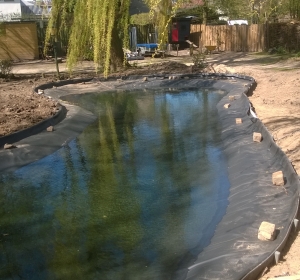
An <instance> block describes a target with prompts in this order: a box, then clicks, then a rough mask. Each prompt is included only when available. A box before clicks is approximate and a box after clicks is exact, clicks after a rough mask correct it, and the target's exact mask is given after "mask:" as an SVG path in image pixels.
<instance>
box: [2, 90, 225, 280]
mask: <svg viewBox="0 0 300 280" xmlns="http://www.w3.org/2000/svg"><path fill="white" fill-rule="evenodd" d="M224 94H225V93H224V92H216V91H213V90H195V89H190V90H177V91H175V90H164V91H134V92H126V91H122V92H113V93H111V92H108V93H101V94H99V93H89V94H84V95H70V96H66V97H64V99H65V100H67V101H69V102H72V103H75V104H78V105H80V106H81V107H83V108H86V109H88V110H90V111H92V112H93V113H94V114H96V115H97V116H98V119H97V121H96V122H94V123H93V124H92V125H90V126H88V127H87V128H86V129H85V130H84V131H83V132H82V134H81V135H80V136H79V137H77V138H76V139H74V140H72V141H71V142H69V143H68V144H66V145H64V146H63V147H62V148H61V149H60V150H58V151H57V152H55V153H53V154H51V155H49V156H47V157H45V158H43V159H41V160H39V161H37V162H34V163H31V164H29V165H27V166H24V167H22V168H20V169H18V170H17V171H15V172H12V173H6V174H0V192H1V193H0V199H1V208H0V211H1V213H0V217H1V218H0V240H1V243H0V244H1V251H0V278H1V279H30V280H32V279H182V277H183V278H184V275H185V274H186V268H187V266H188V265H191V264H192V263H193V261H194V260H195V259H196V257H197V255H198V254H199V253H200V252H201V251H202V250H203V248H205V247H206V246H207V245H208V244H209V243H210V240H211V238H212V237H213V234H214V231H215V228H216V225H217V224H218V223H219V222H220V220H221V219H222V217H223V215H224V214H225V211H226V207H227V204H228V201H227V197H228V193H229V181H228V175H227V165H226V164H227V163H226V159H225V157H224V155H223V153H222V140H221V124H220V122H219V117H218V113H217V109H216V104H217V103H218V101H219V100H220V99H221V98H222V97H224Z"/></svg>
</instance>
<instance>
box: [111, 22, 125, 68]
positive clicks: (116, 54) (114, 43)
mask: <svg viewBox="0 0 300 280" xmlns="http://www.w3.org/2000/svg"><path fill="white" fill-rule="evenodd" d="M116 26H117V24H115V26H114V28H113V31H112V40H111V57H110V71H116V70H117V69H118V68H121V67H123V61H124V52H123V48H122V40H121V39H120V37H119V36H118V30H117V28H116Z"/></svg>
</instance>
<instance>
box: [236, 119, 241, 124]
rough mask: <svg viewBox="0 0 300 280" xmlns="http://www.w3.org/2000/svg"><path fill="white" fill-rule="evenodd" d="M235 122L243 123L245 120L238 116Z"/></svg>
mask: <svg viewBox="0 0 300 280" xmlns="http://www.w3.org/2000/svg"><path fill="white" fill-rule="evenodd" d="M235 123H236V124H241V123H243V120H242V119H241V118H236V119H235Z"/></svg>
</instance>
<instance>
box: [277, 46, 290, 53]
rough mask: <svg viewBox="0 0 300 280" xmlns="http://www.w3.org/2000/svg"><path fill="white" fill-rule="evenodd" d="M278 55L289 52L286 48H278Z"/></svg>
mask: <svg viewBox="0 0 300 280" xmlns="http://www.w3.org/2000/svg"><path fill="white" fill-rule="evenodd" d="M276 53H277V54H287V53H288V51H287V50H286V49H285V48H284V47H282V46H279V47H277V48H276Z"/></svg>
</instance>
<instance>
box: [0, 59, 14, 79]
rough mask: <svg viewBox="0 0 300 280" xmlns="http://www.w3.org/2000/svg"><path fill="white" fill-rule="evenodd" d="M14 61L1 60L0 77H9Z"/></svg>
mask: <svg viewBox="0 0 300 280" xmlns="http://www.w3.org/2000/svg"><path fill="white" fill-rule="evenodd" d="M12 65H13V64H12V61H11V60H9V59H4V60H0V75H1V76H3V77H7V76H9V74H10V73H11V70H12Z"/></svg>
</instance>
